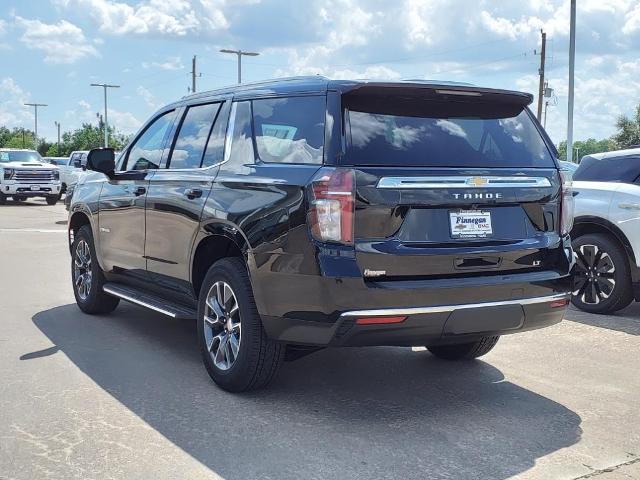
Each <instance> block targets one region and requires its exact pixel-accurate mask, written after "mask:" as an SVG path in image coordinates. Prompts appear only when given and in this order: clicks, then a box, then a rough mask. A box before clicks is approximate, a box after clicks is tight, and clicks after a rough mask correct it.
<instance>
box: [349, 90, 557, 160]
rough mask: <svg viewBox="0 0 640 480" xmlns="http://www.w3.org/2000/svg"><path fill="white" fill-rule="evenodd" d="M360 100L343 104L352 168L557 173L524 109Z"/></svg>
mask: <svg viewBox="0 0 640 480" xmlns="http://www.w3.org/2000/svg"><path fill="white" fill-rule="evenodd" d="M389 98H390V97H386V98H383V99H376V98H369V99H361V98H358V99H357V100H356V101H352V102H349V101H346V102H345V104H346V105H345V107H346V108H345V118H346V128H347V140H348V152H347V158H346V163H348V164H352V165H373V166H375V165H399V166H428V167H554V166H555V162H554V160H553V157H552V155H551V153H550V151H549V148H548V147H547V145H546V143H545V142H544V140H543V138H542V136H541V134H540V132H539V131H538V129H537V128H536V126H535V125H534V123H533V121H532V119H531V117H530V116H529V113H528V111H527V110H526V109H524V110H523V107H522V106H514V105H506V104H490V103H487V102H484V103H482V102H478V101H475V102H474V101H472V100H467V101H458V102H441V101H433V100H430V101H425V100H422V99H417V98H416V99H402V98H400V99H397V100H396V99H394V101H390V100H389Z"/></svg>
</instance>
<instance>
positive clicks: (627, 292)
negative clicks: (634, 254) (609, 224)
mask: <svg viewBox="0 0 640 480" xmlns="http://www.w3.org/2000/svg"><path fill="white" fill-rule="evenodd" d="M572 245H573V250H574V252H576V257H577V258H576V266H575V267H574V271H573V273H574V274H575V280H574V287H573V296H572V298H571V302H572V303H573V304H574V305H575V306H576V307H577V308H579V309H580V310H583V311H585V312H589V313H599V314H608V313H613V312H616V311H618V310H621V309H623V308H625V307H627V306H628V305H629V304H630V303H631V302H632V301H633V287H632V285H631V272H630V267H629V258H628V257H627V254H626V252H625V251H624V247H623V246H622V245H620V243H619V242H618V241H617V240H615V239H614V238H613V237H611V236H609V235H606V234H603V233H589V234H586V235H582V236H580V237H577V238H575V239H573V241H572Z"/></svg>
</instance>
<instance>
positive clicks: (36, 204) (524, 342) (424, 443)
mask: <svg viewBox="0 0 640 480" xmlns="http://www.w3.org/2000/svg"><path fill="white" fill-rule="evenodd" d="M65 220H66V212H65V210H64V206H63V205H62V204H58V205H57V206H55V207H49V206H47V205H46V204H45V203H44V202H41V201H39V200H30V201H28V202H26V203H24V204H20V205H15V204H12V203H11V202H9V203H8V204H7V205H6V206H2V207H0V252H1V258H2V261H1V262H0V310H1V311H2V316H1V319H0V379H1V381H0V392H1V395H0V478H1V479H21V480H22V479H25V480H26V479H39V478H61V479H106V478H109V479H149V478H156V479H191V478H198V479H209V478H212V479H213V478H225V479H230V480H232V479H233V480H236V479H238V480H239V479H250V478H262V479H288V478H292V479H293V478H305V479H314V478H318V479H347V478H362V479H372V478H403V479H408V478H421V479H425V478H429V479H507V478H521V479H572V480H573V479H583V478H585V479H586V478H596V479H598V480H602V479H606V480H619V479H631V478H634V479H637V478H640V408H639V407H640V305H632V306H631V307H629V308H628V309H626V310H625V311H623V312H620V314H618V315H616V316H608V317H600V316H593V315H588V314H584V313H582V312H578V311H575V310H570V311H569V312H568V314H567V317H566V320H565V321H564V322H562V323H561V324H559V325H556V326H554V327H552V328H548V329H546V330H540V331H536V332H530V333H525V334H522V335H514V336H508V337H504V338H503V339H501V341H500V343H499V344H498V346H497V347H496V348H495V349H494V350H493V351H492V352H491V353H490V354H489V355H487V356H486V357H484V358H483V360H482V361H477V362H473V363H469V364H451V363H446V362H444V361H440V360H437V359H435V358H434V357H432V356H430V355H429V354H428V353H427V352H425V351H420V349H413V350H412V349H402V348H369V349H343V350H326V351H322V352H319V353H317V354H314V355H311V356H309V357H306V358H304V359H302V360H299V361H297V362H294V363H289V364H286V365H285V366H284V368H283V369H282V371H281V373H280V375H279V376H278V378H277V379H276V381H275V382H274V383H273V384H272V386H271V387H270V388H269V389H268V390H265V391H262V392H256V393H252V394H250V395H242V396H237V395H231V394H228V393H226V392H223V391H222V390H219V389H218V388H216V387H215V385H214V384H213V383H212V382H211V381H210V380H209V377H208V376H207V374H206V372H205V371H204V368H203V366H202V364H201V362H200V358H199V354H198V352H197V349H196V338H195V325H194V323H193V322H184V321H176V320H171V319H168V318H164V317H162V316H159V315H157V314H154V313H150V312H147V311H145V310H142V309H140V308H138V307H134V306H131V305H127V304H121V306H120V307H119V308H118V310H116V312H115V313H114V314H112V315H109V316H103V317H89V316H86V315H83V314H82V313H80V311H79V310H78V309H77V308H76V306H75V304H74V300H73V294H72V291H71V287H70V272H69V270H70V268H69V254H68V250H67V247H66V225H65Z"/></svg>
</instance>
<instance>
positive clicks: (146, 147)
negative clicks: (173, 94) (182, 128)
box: [126, 111, 175, 170]
mask: <svg viewBox="0 0 640 480" xmlns="http://www.w3.org/2000/svg"><path fill="white" fill-rule="evenodd" d="M174 115H175V111H171V112H167V113H165V114H163V115H162V116H161V117H158V118H157V119H156V120H155V121H154V122H153V123H152V124H151V125H149V126H148V127H147V129H146V130H145V131H144V133H143V134H142V135H141V136H140V137H139V138H138V140H136V142H135V143H134V144H133V146H132V147H131V148H130V149H129V156H128V160H127V167H126V168H127V170H148V169H156V168H158V166H159V165H160V160H161V159H162V150H163V148H164V139H165V136H166V135H167V132H168V131H169V129H170V128H171V125H172V124H173V117H174Z"/></svg>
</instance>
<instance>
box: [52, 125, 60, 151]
mask: <svg viewBox="0 0 640 480" xmlns="http://www.w3.org/2000/svg"><path fill="white" fill-rule="evenodd" d="M53 123H54V124H55V125H56V128H57V129H58V148H57V149H56V153H57V155H58V156H60V122H53Z"/></svg>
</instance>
